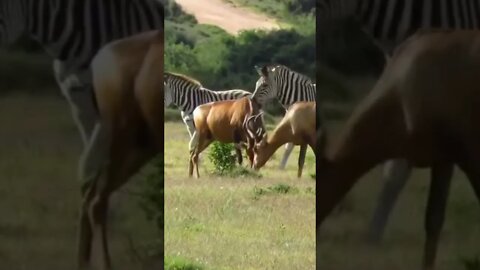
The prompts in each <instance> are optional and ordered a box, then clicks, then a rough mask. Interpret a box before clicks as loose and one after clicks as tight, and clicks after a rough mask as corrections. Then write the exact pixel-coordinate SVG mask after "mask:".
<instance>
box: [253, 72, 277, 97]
mask: <svg viewBox="0 0 480 270" xmlns="http://www.w3.org/2000/svg"><path fill="white" fill-rule="evenodd" d="M276 68H277V66H272V65H264V66H263V67H259V66H255V69H256V70H257V72H258V74H259V75H260V78H259V79H258V80H257V82H256V83H255V91H254V92H253V95H252V99H255V100H256V101H258V102H259V103H260V104H265V102H266V101H267V99H270V98H274V97H275V96H276V95H277V85H276V80H275V78H274V74H273V73H274V72H275V69H276Z"/></svg>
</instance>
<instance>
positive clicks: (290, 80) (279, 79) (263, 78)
mask: <svg viewBox="0 0 480 270" xmlns="http://www.w3.org/2000/svg"><path fill="white" fill-rule="evenodd" d="M255 68H256V69H257V71H258V73H259V74H260V78H259V79H258V80H257V82H256V86H255V92H254V93H253V98H255V99H256V100H257V101H258V102H259V103H261V104H265V102H266V100H267V99H269V98H275V97H276V98H277V99H278V101H279V102H280V104H282V106H283V107H284V108H285V109H287V108H288V107H290V105H292V104H293V103H295V102H299V101H315V95H316V86H315V84H314V83H313V82H312V80H310V78H308V77H307V76H305V75H302V74H300V73H298V72H295V71H293V70H291V69H289V68H288V67H286V66H283V65H265V66H263V67H255Z"/></svg>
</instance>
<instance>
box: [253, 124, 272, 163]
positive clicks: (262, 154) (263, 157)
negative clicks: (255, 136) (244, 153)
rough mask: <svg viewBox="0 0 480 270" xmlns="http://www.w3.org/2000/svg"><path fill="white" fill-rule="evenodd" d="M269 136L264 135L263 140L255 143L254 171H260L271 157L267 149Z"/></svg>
mask: <svg viewBox="0 0 480 270" xmlns="http://www.w3.org/2000/svg"><path fill="white" fill-rule="evenodd" d="M267 141H268V135H267V133H264V134H263V135H262V138H261V139H260V140H259V141H258V142H257V141H255V146H254V147H253V152H254V153H255V156H254V158H253V169H255V170H258V169H260V168H261V167H263V165H265V163H267V160H268V159H269V157H270V156H271V155H269V154H268V153H267V151H266V148H267V146H268V143H267Z"/></svg>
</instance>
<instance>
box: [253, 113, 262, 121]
mask: <svg viewBox="0 0 480 270" xmlns="http://www.w3.org/2000/svg"><path fill="white" fill-rule="evenodd" d="M262 114H263V112H260V113H259V114H257V115H254V117H255V118H254V120H255V121H256V120H257V118H258V117H259V116H261V115H262Z"/></svg>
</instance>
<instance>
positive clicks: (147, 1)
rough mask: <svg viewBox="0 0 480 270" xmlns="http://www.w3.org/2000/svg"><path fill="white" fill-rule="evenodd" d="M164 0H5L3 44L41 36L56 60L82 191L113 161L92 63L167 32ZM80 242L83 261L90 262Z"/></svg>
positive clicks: (0, 8) (0, 13) (0, 18)
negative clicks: (143, 36) (74, 132)
mask: <svg viewBox="0 0 480 270" xmlns="http://www.w3.org/2000/svg"><path fill="white" fill-rule="evenodd" d="M162 3H163V0H162V1H157V0H115V1H111V0H2V1H1V2H0V45H1V46H4V45H9V44H13V43H14V42H15V41H17V40H18V39H19V38H20V37H21V36H22V35H26V36H28V37H29V38H31V39H33V40H36V41H37V42H38V43H39V44H40V45H41V47H43V49H44V50H45V52H46V53H47V54H48V55H50V56H51V57H52V59H53V71H54V77H55V80H56V83H57V84H58V86H59V87H60V89H61V92H62V94H63V96H64V98H65V99H66V100H67V101H68V103H69V106H70V109H71V113H72V116H73V119H74V123H75V125H76V126H77V128H78V130H79V132H80V137H81V141H82V143H83V152H82V154H81V157H80V161H79V164H78V168H79V170H78V178H79V179H80V180H81V181H82V188H81V193H82V196H88V190H89V189H90V188H91V184H92V182H93V179H94V178H95V177H96V175H97V173H98V171H100V170H101V168H102V166H103V164H105V162H108V161H107V160H106V159H107V154H108V153H106V152H107V151H106V149H104V147H102V145H108V143H105V142H104V141H103V140H108V139H109V136H107V135H106V134H108V131H107V130H106V127H104V126H103V125H102V123H101V121H100V119H99V116H98V112H97V107H96V101H95V98H94V94H93V89H92V87H93V86H92V74H91V68H90V62H91V60H92V59H93V58H94V56H95V55H96V54H97V53H98V52H99V50H100V49H101V48H103V47H104V45H106V44H109V43H112V42H115V41H117V40H121V39H122V38H126V37H129V36H132V35H135V34H138V33H142V32H146V31H158V32H159V33H161V34H162V35H163V29H164V8H163V4H162ZM86 249H89V247H86V246H79V258H78V259H79V263H80V265H83V264H88V261H89V260H90V258H89V257H83V256H82V255H80V254H86V253H89V251H88V252H86V251H85V250H86Z"/></svg>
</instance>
